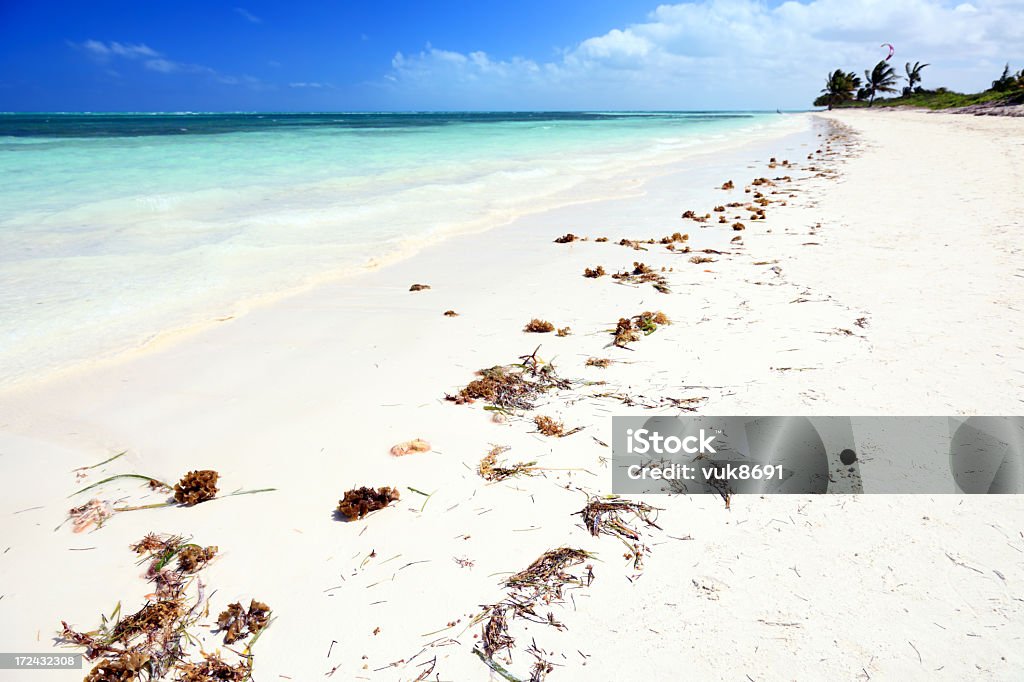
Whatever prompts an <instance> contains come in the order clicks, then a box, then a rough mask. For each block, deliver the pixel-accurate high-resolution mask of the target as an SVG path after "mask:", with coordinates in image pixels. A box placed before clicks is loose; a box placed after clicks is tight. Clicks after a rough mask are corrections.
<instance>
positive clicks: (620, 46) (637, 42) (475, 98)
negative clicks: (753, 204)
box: [381, 0, 1024, 108]
mask: <svg viewBox="0 0 1024 682" xmlns="http://www.w3.org/2000/svg"><path fill="white" fill-rule="evenodd" d="M1022 15H1024V0H973V1H972V2H970V3H961V4H957V5H955V6H954V4H953V3H952V2H947V1H944V0H810V1H808V2H796V1H794V0H789V1H787V2H784V3H782V4H781V5H778V6H776V7H769V6H768V5H767V4H765V3H764V2H762V1H760V0H697V1H696V2H688V3H682V4H675V5H661V6H659V7H658V8H656V9H655V10H654V11H652V12H651V13H650V14H649V15H648V17H647V20H646V21H644V22H641V23H636V24H632V25H630V26H627V27H625V28H615V29H612V30H610V31H608V32H607V33H605V34H603V35H599V36H594V37H591V38H588V39H586V40H583V41H581V42H580V43H579V44H577V45H575V46H572V47H570V48H568V49H564V50H562V52H561V54H560V56H559V58H557V59H555V60H551V61H546V62H538V61H534V60H531V59H527V58H521V57H514V58H509V59H494V58H493V57H491V56H489V55H487V54H485V53H483V52H470V53H460V52H452V51H449V50H444V49H439V48H435V47H433V46H430V45H428V46H427V47H426V49H424V50H423V51H421V52H418V53H415V54H408V55H406V54H402V53H398V54H396V55H395V57H394V59H393V60H392V64H391V66H392V68H391V71H390V73H388V74H387V75H386V76H385V80H384V82H383V83H381V87H382V88H384V89H385V90H386V91H388V92H390V93H391V96H392V97H393V98H394V99H395V101H396V103H401V102H402V101H406V100H408V101H417V102H419V103H421V104H422V105H424V106H435V107H448V106H450V107H474V106H494V107H501V106H508V107H512V108H516V107H524V108H525V107H529V108H534V107H552V108H563V107H565V108H605V107H617V108H625V107H637V108H648V107H649V108H660V107H664V108H677V107H678V108H686V107H736V108H739V107H764V108H774V107H776V106H790V107H792V106H807V105H808V103H809V102H810V100H811V99H813V97H814V96H815V95H816V94H817V92H818V90H819V89H820V87H821V83H820V81H823V80H824V77H825V73H826V72H827V71H828V70H830V69H834V68H837V67H842V68H845V69H852V70H855V71H857V72H860V71H862V70H863V69H865V68H869V67H870V66H872V65H873V64H874V63H875V62H877V61H878V60H879V59H881V58H883V57H884V56H885V54H886V52H885V49H883V48H881V47H880V44H881V43H883V42H890V43H893V44H895V46H896V55H895V57H894V58H893V62H894V63H895V64H896V66H897V69H898V70H900V71H902V63H903V61H911V62H914V61H923V62H930V63H931V64H932V66H930V67H929V68H928V69H927V70H926V71H925V72H924V76H925V81H924V84H925V85H926V86H928V85H931V86H937V85H945V86H947V87H950V88H953V89H960V90H978V89H981V88H983V87H986V86H987V85H988V83H989V81H991V80H992V79H993V78H994V77H995V76H996V75H998V74H997V73H994V72H995V71H998V70H999V68H1001V66H1002V64H1003V63H1004V62H1006V61H1010V62H1011V63H1014V64H1019V65H1021V66H1024V22H1022V21H1021V20H1020V19H1021V16H1022ZM424 100H427V101H424Z"/></svg>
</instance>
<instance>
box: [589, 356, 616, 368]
mask: <svg viewBox="0 0 1024 682" xmlns="http://www.w3.org/2000/svg"><path fill="white" fill-rule="evenodd" d="M610 364H612V361H611V360H609V359H608V358H587V367H600V368H602V369H604V368H605V367H607V366H608V365H610Z"/></svg>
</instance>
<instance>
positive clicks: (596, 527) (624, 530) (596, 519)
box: [576, 496, 661, 571]
mask: <svg viewBox="0 0 1024 682" xmlns="http://www.w3.org/2000/svg"><path fill="white" fill-rule="evenodd" d="M656 512H657V509H655V508H654V507H652V506H651V505H649V504H647V503H646V502H633V501H630V500H623V499H619V498H601V497H597V496H594V497H591V498H590V500H589V501H588V502H587V506H585V507H584V508H583V509H581V510H580V511H578V512H576V514H577V515H579V516H581V517H583V525H584V526H585V527H586V529H587V530H588V531H590V534H591V535H593V536H594V537H598V536H599V535H602V534H603V535H610V536H612V537H615V538H618V539H619V540H620V541H621V542H622V543H623V544H624V545H626V548H627V549H628V550H629V551H628V552H627V554H626V559H628V560H632V562H633V568H634V569H636V570H638V571H639V570H641V569H642V568H643V558H644V556H645V554H646V553H648V552H649V551H650V548H649V547H647V545H645V544H643V543H642V542H641V541H640V532H639V531H638V530H636V529H635V528H633V527H632V526H630V525H629V523H627V522H626V520H625V519H624V518H623V517H624V516H626V515H630V516H632V517H633V519H634V520H636V521H639V522H643V523H644V524H646V525H647V526H648V527H651V528H657V529H658V530H661V527H660V526H658V524H657V523H655V522H654V519H653V518H652V516H654V515H655V513H656Z"/></svg>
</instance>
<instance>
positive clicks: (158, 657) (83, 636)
mask: <svg viewBox="0 0 1024 682" xmlns="http://www.w3.org/2000/svg"><path fill="white" fill-rule="evenodd" d="M131 548H132V550H133V551H134V552H135V553H136V554H139V555H142V559H141V561H143V562H145V561H148V562H149V565H148V567H147V570H146V577H147V579H148V580H149V582H151V583H154V584H155V585H156V589H155V590H154V592H153V593H152V595H151V601H148V602H147V603H146V604H145V605H144V606H143V607H142V608H141V609H139V610H138V611H136V612H135V613H133V614H131V615H128V616H124V617H117V616H118V614H120V612H121V609H120V603H119V604H118V607H117V608H116V609H115V612H114V613H115V616H111V617H104V618H103V620H102V623H101V624H100V625H99V627H98V628H97V629H95V630H93V631H90V632H79V631H76V630H73V629H72V628H71V627H70V626H69V625H68V624H67V622H64V621H61V625H62V626H63V629H62V631H61V632H60V637H61V639H62V640H64V641H65V642H66V643H69V644H73V645H75V646H79V647H82V648H83V649H84V650H85V651H84V656H85V658H86V659H88V660H93V659H96V658H102V659H103V660H101V661H100V662H99V663H98V664H96V666H95V667H93V669H92V671H91V672H90V673H89V675H88V676H86V678H85V680H86V682H142V681H143V680H164V679H174V680H176V682H241V681H242V680H247V679H249V673H250V671H251V667H252V655H251V653H250V652H249V651H248V650H247V651H246V652H245V653H238V652H234V653H236V654H237V655H238V657H239V661H238V662H237V663H236V665H234V666H231V665H228V664H227V663H224V662H223V661H221V660H220V659H219V657H218V658H213V659H211V657H210V656H208V655H207V654H205V653H204V654H203V657H204V658H206V659H208V660H206V661H204V662H202V663H196V662H193V661H191V660H190V656H189V653H190V652H189V648H190V647H191V646H192V645H195V644H197V643H198V642H199V637H198V635H199V633H198V632H197V631H196V629H197V628H199V627H200V621H201V620H202V619H203V618H205V615H206V612H205V611H206V607H205V606H204V605H205V604H208V602H207V601H206V599H205V598H204V587H205V586H204V585H203V584H202V583H201V582H200V581H199V580H198V578H196V577H195V576H194V575H190V574H191V573H192V572H194V571H198V570H201V569H202V568H204V567H205V565H206V564H207V563H208V562H209V560H210V559H211V558H213V556H214V555H215V554H216V553H217V548H216V547H213V546H209V547H200V546H199V545H195V544H192V543H190V542H188V541H187V540H186V539H185V538H183V537H182V536H179V535H169V534H157V533H149V534H147V535H146V536H145V537H144V538H142V539H141V540H140V541H139V542H137V543H135V544H133V545H131ZM175 557H177V559H178V570H174V569H172V568H169V564H170V562H171V561H173V560H174V559H175ZM190 588H192V591H191V592H190ZM229 610H230V609H229ZM269 613H270V611H269V608H268V607H267V606H266V605H265V604H260V603H259V602H255V601H254V602H253V603H252V605H251V606H250V608H249V610H248V611H247V612H244V613H243V614H242V615H243V616H244V623H243V624H244V625H245V628H246V629H247V630H248V631H249V632H257V631H259V630H261V629H262V628H264V627H266V626H267V625H268V624H269ZM239 627H241V626H239ZM201 648H202V647H200V649H201ZM200 653H202V652H201V651H200Z"/></svg>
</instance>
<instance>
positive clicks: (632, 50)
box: [0, 0, 1024, 111]
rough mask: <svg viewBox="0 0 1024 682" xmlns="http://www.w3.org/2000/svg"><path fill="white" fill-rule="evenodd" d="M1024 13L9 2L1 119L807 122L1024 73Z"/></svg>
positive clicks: (814, 7)
mask: <svg viewBox="0 0 1024 682" xmlns="http://www.w3.org/2000/svg"><path fill="white" fill-rule="evenodd" d="M1022 17H1024V0H972V1H971V2H946V1H944V0H886V1H883V0H802V1H801V2H796V1H789V2H777V1H775V2H764V1H762V0H695V1H693V2H684V3H677V4H663V5H658V4H657V3H656V2H642V1H640V0H586V1H582V0H546V1H539V0H517V1H515V2H512V1H508V0H497V1H494V2H469V1H461V2H456V1H454V0H421V1H419V2H414V1H404V0H403V1H390V2H389V1H387V0H378V1H377V2H363V1H356V0H349V1H343V2H324V1H321V2H306V1H303V0H295V1H292V2H270V1H262V2H261V1H257V0H241V1H240V2H217V1H216V0H206V1H204V2H201V1H198V0H176V1H174V2H165V1H161V0H132V1H111V0H89V1H88V2H85V1H82V0H42V1H41V0H0V110H5V111H32V110H34V111H80V110H82V111H102V110H110V111H180V110H192V111H200V110H202V111H222V110H227V111H234V110H264V111H266V110H306V111H308V110H390V109H397V110H410V109H412V110H418V109H520V110H523V109H693V108H766V109H773V108H776V107H786V108H796V107H806V106H807V105H808V103H809V101H810V100H811V99H813V97H814V96H815V94H816V93H817V91H818V90H819V89H820V87H821V81H823V80H824V76H825V73H826V72H827V71H828V70H829V69H832V68H835V67H843V68H846V69H854V70H857V71H858V72H860V71H862V70H863V69H864V68H867V67H870V66H871V65H873V64H874V62H876V61H877V60H878V59H880V58H881V57H882V56H884V52H885V51H884V50H883V49H881V48H880V47H879V45H880V43H882V42H892V43H894V44H895V45H896V50H897V52H896V56H895V57H894V59H893V61H894V63H895V64H896V66H897V68H898V70H900V71H902V67H903V64H904V62H906V61H908V60H909V61H917V60H921V61H925V62H930V63H931V64H932V66H930V67H929V68H928V69H927V70H926V71H925V83H924V84H925V86H929V85H931V86H936V85H940V84H941V85H946V86H949V87H952V88H954V89H960V90H978V89H982V88H984V87H985V86H986V85H987V84H988V82H989V81H991V80H992V79H993V78H995V77H996V76H997V75H998V72H999V71H1000V70H1001V68H1002V65H1003V63H1004V62H1006V61H1010V62H1011V63H1012V64H1013V65H1015V66H1016V68H1021V67H1024V21H1022Z"/></svg>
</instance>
